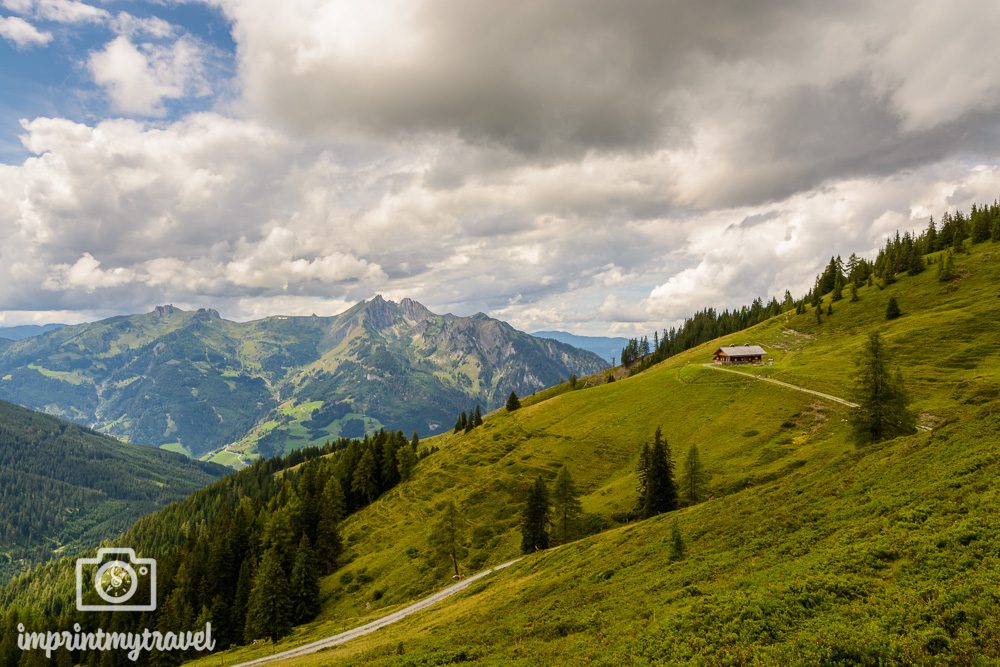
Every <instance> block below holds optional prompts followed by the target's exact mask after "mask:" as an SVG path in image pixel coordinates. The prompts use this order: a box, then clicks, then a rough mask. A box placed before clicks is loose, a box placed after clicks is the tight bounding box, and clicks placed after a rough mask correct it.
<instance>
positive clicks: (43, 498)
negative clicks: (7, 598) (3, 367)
mask: <svg viewBox="0 0 1000 667" xmlns="http://www.w3.org/2000/svg"><path fill="white" fill-rule="evenodd" d="M227 472H229V471H228V469H226V468H224V467H222V466H219V465H215V464H212V463H202V462H198V461H191V460H190V459H187V458H185V457H183V456H181V455H179V454H174V453H171V452H165V451H161V450H156V449H152V448H150V447H141V446H138V445H129V444H126V443H122V442H119V441H117V440H114V439H113V438H109V437H107V436H104V435H101V434H99V433H95V432H94V431H91V430H90V429H87V428H84V427H81V426H78V425H77V424H72V423H69V422H66V421H62V420H60V419H56V418H54V417H50V416H48V415H44V414H40V413H37V412H32V411H30V410H26V409H24V408H21V407H18V406H15V405H12V404H10V403H6V402H3V401H0V575H2V578H3V579H4V580H6V578H7V577H8V576H9V575H10V574H11V573H12V572H15V571H18V570H21V569H23V568H24V567H26V566H28V565H29V564H30V563H33V562H38V561H42V560H46V559H48V558H52V557H53V556H58V555H60V554H64V555H70V554H74V553H76V552H77V551H79V550H80V549H82V548H89V547H92V546H94V545H96V544H98V543H99V542H101V541H102V540H104V539H106V538H109V537H111V536H113V535H116V534H118V533H121V532H123V531H124V530H125V529H127V528H128V527H129V526H131V525H132V523H134V522H135V520H136V519H138V518H139V517H140V516H142V515H144V514H148V513H150V512H152V511H154V510H156V509H158V508H161V507H163V506H164V505H167V504H168V503H171V502H173V501H175V500H179V499H180V498H183V497H185V496H187V495H188V494H190V493H192V492H193V491H195V490H197V489H200V488H201V487H203V486H205V485H207V484H208V483H210V482H212V481H214V480H216V479H218V478H219V477H221V476H222V475H224V474H226V473H227Z"/></svg>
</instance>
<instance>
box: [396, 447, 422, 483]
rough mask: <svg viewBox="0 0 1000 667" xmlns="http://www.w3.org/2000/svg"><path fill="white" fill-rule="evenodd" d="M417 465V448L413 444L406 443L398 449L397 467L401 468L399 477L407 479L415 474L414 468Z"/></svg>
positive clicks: (403, 479)
mask: <svg viewBox="0 0 1000 667" xmlns="http://www.w3.org/2000/svg"><path fill="white" fill-rule="evenodd" d="M416 465H417V448H416V447H414V446H413V445H411V444H406V445H403V446H402V447H400V448H399V449H397V450H396V469H397V470H399V478H400V480H402V481H404V482H405V481H406V480H408V479H410V477H412V476H413V468H414V467H416Z"/></svg>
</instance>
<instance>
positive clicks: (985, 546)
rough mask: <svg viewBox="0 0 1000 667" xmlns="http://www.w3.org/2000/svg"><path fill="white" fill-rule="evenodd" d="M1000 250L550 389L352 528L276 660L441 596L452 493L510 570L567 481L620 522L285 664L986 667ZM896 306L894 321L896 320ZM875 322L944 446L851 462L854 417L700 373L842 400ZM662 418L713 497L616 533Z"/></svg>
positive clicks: (997, 424) (872, 450)
mask: <svg viewBox="0 0 1000 667" xmlns="http://www.w3.org/2000/svg"><path fill="white" fill-rule="evenodd" d="M997 250H1000V248H997V247H996V246H990V245H989V244H986V245H983V246H977V247H976V248H975V250H974V252H973V253H972V254H971V255H969V256H964V255H963V256H960V257H959V258H958V261H957V264H958V269H959V272H960V274H961V278H960V279H959V280H956V281H953V282H950V283H940V282H938V281H937V280H936V276H935V275H934V273H935V272H934V271H933V267H932V269H931V270H928V271H927V272H925V273H924V274H921V275H920V276H917V277H906V276H901V277H900V279H899V282H897V283H895V284H893V285H891V286H889V287H887V288H886V289H885V290H879V289H878V288H875V287H872V288H862V289H861V290H859V297H860V301H859V302H857V303H849V302H848V301H847V299H844V300H843V301H839V302H837V303H835V304H834V311H835V312H834V315H833V316H832V317H829V318H827V317H825V316H824V318H823V322H822V324H819V325H817V324H816V321H815V317H814V315H813V313H812V312H809V313H806V314H805V315H799V316H796V315H794V314H785V315H781V316H779V317H777V318H774V319H772V320H769V321H768V322H764V323H762V324H760V325H758V326H756V327H754V328H752V329H749V330H747V331H744V332H741V333H740V334H737V335H735V336H727V337H725V338H724V339H720V340H717V341H712V342H711V343H707V344H705V345H703V346H700V347H699V348H696V349H693V350H689V351H688V352H685V353H684V354H681V355H678V356H677V357H674V358H671V359H669V360H667V361H666V362H664V363H662V364H659V365H658V366H656V367H654V368H651V369H649V370H648V371H646V372H643V373H641V374H639V375H636V376H634V377H631V378H626V379H621V380H620V381H618V382H615V383H613V384H604V385H600V386H596V387H593V388H587V389H581V390H577V391H569V390H568V387H560V388H555V389H553V390H550V391H549V392H546V393H544V394H543V395H541V396H536V397H534V398H532V399H527V400H525V401H524V404H525V407H523V408H522V409H521V410H519V411H517V412H515V413H507V412H506V411H503V410H501V411H499V412H497V413H494V414H493V415H491V416H489V417H488V418H487V420H486V424H485V425H484V426H483V427H481V428H477V429H475V430H474V431H472V432H471V433H469V434H458V435H452V434H447V435H444V436H440V437H438V438H434V439H432V440H428V441H425V445H433V446H436V447H438V448H439V449H440V451H438V452H436V453H435V454H433V455H431V456H430V457H428V458H427V459H425V460H423V461H421V462H420V464H419V466H418V468H417V473H416V475H415V477H414V479H412V480H411V481H409V482H407V483H404V484H401V485H400V486H398V487H397V488H396V489H394V490H393V491H391V492H390V493H388V494H386V495H385V496H384V497H383V498H381V499H380V500H378V501H377V502H375V503H374V504H373V505H371V506H369V507H368V508H366V509H365V510H363V511H361V512H359V513H358V514H356V515H354V516H352V517H350V518H349V519H348V520H347V521H346V522H345V524H344V526H343V535H344V538H345V545H346V560H347V563H346V564H345V566H344V567H343V568H342V569H341V570H340V571H338V572H336V573H335V574H334V575H332V576H330V577H328V578H327V579H326V580H324V582H323V592H324V594H325V595H326V602H325V604H324V608H323V611H322V613H321V615H320V617H319V619H318V620H317V621H316V622H314V623H313V624H310V625H308V626H305V627H303V628H300V629H299V630H298V631H297V632H296V634H295V635H293V637H291V638H288V639H286V640H285V641H283V642H280V643H279V646H277V647H275V648H277V649H279V650H280V649H282V648H289V647H292V646H294V645H296V644H299V643H302V642H304V641H309V640H313V639H317V638H320V637H323V636H327V635H329V634H332V633H335V632H336V631H337V630H338V629H342V628H345V627H353V626H356V625H358V624H360V623H362V622H363V620H364V619H365V618H368V617H371V616H372V615H378V614H380V613H385V611H386V610H389V609H391V608H393V607H395V606H398V605H400V604H403V603H405V602H408V601H410V600H413V599H416V598H418V597H421V596H423V595H424V594H426V593H428V592H430V591H432V590H434V589H436V588H439V587H442V586H444V585H446V584H447V583H448V581H449V578H448V572H447V567H446V564H445V563H443V562H440V560H439V559H437V558H435V557H434V556H432V555H431V554H430V553H429V552H428V548H427V540H426V527H427V526H428V525H429V524H430V523H432V522H433V520H434V519H435V517H436V516H437V514H438V513H439V512H440V510H441V508H442V507H443V505H444V504H445V503H446V502H447V501H449V500H453V501H455V502H456V504H457V505H458V506H459V507H460V508H461V510H462V511H463V513H464V515H465V518H466V519H467V521H468V528H469V530H468V533H469V552H468V555H467V556H466V558H465V559H464V562H463V567H464V568H465V569H466V571H468V572H473V571H476V570H479V569H482V568H483V567H486V566H488V565H490V564H495V563H498V562H501V561H504V560H507V559H509V558H511V557H513V556H515V555H516V554H517V550H518V549H517V547H518V540H519V535H518V532H517V522H518V517H517V515H518V510H519V500H520V497H521V492H522V490H523V489H524V488H525V487H526V486H527V485H528V484H529V483H530V482H531V480H533V478H534V477H535V476H536V475H537V474H543V475H544V476H546V478H548V479H552V478H554V476H555V474H556V472H557V470H558V468H559V466H561V465H568V466H569V467H570V469H571V470H572V472H573V475H574V477H575V478H576V480H577V483H578V485H579V487H580V488H581V490H582V491H583V493H584V497H583V503H584V507H585V509H586V510H587V511H588V512H591V513H594V514H596V515H598V516H600V517H601V519H600V520H595V522H594V525H595V526H599V525H600V524H601V522H602V521H603V523H604V524H605V525H610V526H612V528H611V529H610V530H608V531H605V532H602V533H599V534H597V535H593V536H591V537H589V538H586V539H583V540H580V541H578V542H575V543H572V544H570V545H567V546H565V547H562V548H560V549H558V550H555V551H550V552H544V553H541V554H537V555H534V556H531V557H529V558H528V559H526V560H525V561H524V562H522V563H520V564H518V565H517V566H515V567H512V568H510V569H509V570H507V571H504V572H503V573H501V574H498V575H496V576H494V577H491V578H489V579H487V580H485V581H483V582H481V583H479V584H477V585H476V586H473V587H472V588H471V589H470V590H469V591H467V592H465V593H462V594H460V596H459V597H457V598H453V599H452V600H449V601H448V602H446V603H444V604H442V605H440V606H438V607H436V608H434V609H432V610H429V611H426V612H422V613H420V614H418V615H415V616H413V617H411V618H409V619H407V620H405V621H403V622H402V623H400V624H397V625H394V626H391V627H388V628H385V629H382V630H380V631H379V632H377V633H376V634H374V635H371V636H369V637H366V638H363V639H360V640H357V641H355V642H352V643H349V644H347V645H345V646H343V647H341V648H338V649H333V650H330V651H326V652H324V653H322V654H318V655H316V656H313V657H306V658H301V659H297V660H294V661H289V663H288V664H302V665H320V664H322V665H327V664H371V665H416V664H451V663H456V662H476V663H478V664H496V665H501V664H502V665H507V664H524V665H534V664H582V663H585V662H589V663H592V664H606V665H620V664H677V663H689V662H690V663H692V664H706V663H707V664H744V663H748V662H761V663H764V664H817V663H823V662H827V663H835V662H857V663H868V664H877V663H883V664H894V663H895V664H914V663H933V662H935V661H937V662H942V663H959V664H990V663H991V662H992V661H994V660H996V659H997V658H998V657H1000V611H998V610H1000V604H998V603H1000V586H998V584H1000V527H998V523H997V522H996V521H995V516H996V508H997V507H998V506H1000V497H998V493H997V490H996V486H995V479H997V478H998V477H1000V462H998V459H997V457H996V456H995V452H994V447H995V441H996V433H997V431H998V428H1000V344H998V343H1000V327H998V323H1000V300H998V299H997V289H998V286H1000V257H998V256H997ZM892 295H895V296H896V297H897V299H898V300H899V302H900V305H901V307H902V309H903V312H904V315H903V317H901V318H900V319H898V320H894V321H892V322H887V321H886V320H885V319H884V312H885V305H886V302H887V301H888V299H889V297H890V296H892ZM826 303H828V301H827V302H824V312H825V306H826ZM873 329H878V330H880V331H882V333H883V335H884V337H885V339H886V341H887V343H888V346H889V349H890V350H891V352H892V353H893V354H894V355H895V358H896V360H897V361H898V363H899V365H900V367H901V368H902V369H903V372H904V374H905V376H906V379H907V385H908V388H909V390H910V393H911V394H912V396H913V399H914V402H913V405H914V408H915V409H916V410H917V411H918V412H919V413H920V414H921V415H922V421H923V422H924V423H926V424H929V425H935V427H936V428H935V430H934V431H933V432H931V433H921V434H918V435H915V436H911V437H906V438H901V439H897V440H895V441H891V442H888V443H883V444H881V445H878V446H871V447H865V448H857V447H855V446H854V445H853V444H852V443H851V442H850V441H849V437H848V436H849V429H848V425H847V423H846V419H847V416H848V409H847V408H846V407H844V406H840V405H837V404H833V403H828V402H824V401H822V400H819V399H817V398H815V397H813V396H810V395H807V394H804V393H801V392H796V391H793V390H789V389H784V388H781V387H777V386H774V385H770V384H767V383H761V382H755V381H753V380H750V379H745V378H740V377H738V376H735V375H730V374H724V373H718V372H716V371H713V370H710V369H707V368H704V367H703V364H705V363H706V362H709V361H710V360H711V351H712V350H713V349H714V348H715V347H717V346H718V345H720V344H732V343H736V344H740V343H744V342H749V343H756V344H761V345H763V346H764V347H765V348H766V349H767V350H768V352H769V353H770V354H771V355H772V356H774V358H775V360H776V364H775V365H774V366H766V367H753V368H750V369H744V370H750V371H752V372H756V373H761V374H767V375H770V376H773V377H775V378H779V379H782V380H785V381H788V382H792V383H795V384H800V385H802V386H805V387H808V388H812V389H816V390H818V391H823V392H826V393H830V394H833V395H837V396H842V397H848V396H849V394H850V389H851V373H852V370H853V364H854V359H855V356H856V355H857V353H858V350H859V349H860V346H861V343H862V341H863V339H864V337H865V336H866V335H867V334H868V332H869V331H871V330H873ZM658 425H662V426H663V428H664V433H665V435H666V437H667V439H668V441H669V443H670V444H671V445H672V447H673V451H674V458H675V460H677V461H681V460H683V454H684V452H686V450H687V448H688V446H689V445H690V444H691V443H692V442H696V443H698V444H699V446H700V448H701V452H702V458H703V460H704V462H705V464H706V466H707V468H708V469H709V471H710V472H711V473H712V481H711V485H710V487H711V493H712V496H713V497H712V498H711V499H710V500H708V501H706V502H704V503H702V504H699V505H697V506H694V507H690V508H686V509H683V510H681V511H679V512H677V513H675V514H673V515H668V516H664V517H660V518H656V519H652V520H648V521H642V522H638V523H634V524H629V525H625V526H620V527H613V526H614V521H613V518H614V517H615V516H617V515H619V514H620V513H623V512H626V511H628V510H629V509H630V508H631V506H632V504H633V503H634V500H635V491H634V489H635V486H636V479H635V475H634V469H635V463H636V457H637V453H638V449H639V447H640V446H641V444H642V442H643V441H644V440H645V439H648V438H650V437H651V435H652V432H653V430H654V429H655V428H656V426H658ZM675 518H676V519H677V520H678V521H679V524H680V527H681V531H682V533H683V534H684V537H685V540H686V543H687V547H688V551H687V555H686V557H685V558H684V559H683V560H682V561H680V562H671V560H670V544H669V536H670V525H671V523H672V522H673V520H674V519H675ZM271 650H272V647H270V646H262V647H259V648H250V649H244V650H243V652H242V653H241V656H242V657H249V656H253V655H264V654H267V653H269V652H270V651H271ZM228 659H229V658H228V656H227V660H228ZM218 660H219V658H218V657H215V658H212V659H208V660H205V661H203V662H202V664H205V665H209V664H217V662H218Z"/></svg>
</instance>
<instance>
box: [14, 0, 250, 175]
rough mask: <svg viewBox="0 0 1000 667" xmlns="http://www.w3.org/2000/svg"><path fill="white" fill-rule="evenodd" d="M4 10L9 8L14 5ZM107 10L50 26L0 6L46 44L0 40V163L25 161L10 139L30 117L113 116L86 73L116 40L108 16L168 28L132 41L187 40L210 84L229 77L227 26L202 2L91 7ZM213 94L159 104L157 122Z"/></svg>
mask: <svg viewBox="0 0 1000 667" xmlns="http://www.w3.org/2000/svg"><path fill="white" fill-rule="evenodd" d="M17 6H18V5H17V4H10V5H9V7H17ZM94 7H96V8H98V9H100V10H103V11H104V12H107V14H108V18H107V19H102V20H80V21H76V22H66V21H57V20H52V19H50V18H45V17H44V15H43V16H38V12H37V11H29V12H23V13H19V12H16V11H12V10H11V9H10V8H8V6H4V4H3V3H0V17H20V16H25V20H27V21H28V22H30V23H31V24H32V25H33V26H34V27H35V28H37V29H38V30H39V31H42V32H44V33H48V34H51V36H52V39H51V41H50V42H49V43H47V44H44V45H37V46H32V45H28V46H20V47H19V46H18V45H17V44H16V43H15V42H14V41H13V40H10V39H0V90H2V91H3V94H2V96H0V160H2V161H3V162H6V163H8V164H16V163H19V162H21V161H23V160H24V158H26V157H27V156H28V154H29V153H28V151H26V150H25V149H24V147H23V146H22V145H21V142H20V141H19V140H18V137H19V136H20V135H21V134H22V133H23V130H22V129H21V125H20V120H21V119H22V118H29V119H30V118H36V117H38V116H49V117H61V118H67V119H70V120H74V121H78V122H81V123H93V122H96V121H99V120H100V119H102V118H107V117H109V116H113V115H116V113H115V109H114V108H113V106H112V105H111V104H110V101H109V99H108V96H107V95H106V94H105V92H104V91H103V90H102V89H101V87H100V86H98V85H97V84H96V83H95V81H94V77H93V74H92V73H91V71H90V70H89V68H88V59H89V57H90V54H91V53H93V52H95V51H99V50H100V49H101V48H102V47H104V46H105V45H106V44H107V43H108V42H109V41H111V40H112V39H114V37H115V36H116V34H117V32H116V26H115V25H114V24H113V20H112V19H113V17H115V16H118V15H120V14H121V13H126V14H128V15H130V16H134V17H136V18H140V19H148V18H151V17H156V18H159V19H162V20H164V21H166V22H167V23H169V24H170V25H172V26H174V27H175V31H176V32H175V34H174V35H171V36H170V37H166V38H160V37H157V36H154V35H148V34H145V35H140V36H139V39H138V40H137V41H144V42H147V43H166V42H169V41H171V40H172V39H173V38H174V37H175V36H176V35H181V34H183V35H187V36H190V37H191V38H193V39H196V40H197V41H198V42H199V43H201V44H203V45H205V46H206V48H210V49H211V50H212V53H213V59H212V66H213V68H214V70H215V71H213V73H212V76H213V78H215V79H216V81H217V82H221V81H222V80H224V79H226V78H228V77H231V76H232V75H233V73H234V62H235V50H236V45H235V43H234V42H233V40H232V36H231V34H230V24H229V21H228V20H227V19H226V17H225V16H224V15H223V13H222V12H221V11H219V9H218V8H216V7H212V6H210V5H208V4H202V3H180V4H178V3H159V2H157V3H152V2H123V1H111V2H102V3H99V4H95V5H94ZM215 103H216V99H215V97H214V96H205V97H185V98H181V99H171V100H166V101H165V102H164V108H165V111H166V113H165V114H164V115H162V116H161V117H159V118H158V120H160V121H162V122H169V121H170V120H173V119H176V118H179V117H182V116H183V115H185V114H187V113H190V112H192V111H198V110H205V109H209V108H211V107H212V106H213V105H214V104H215Z"/></svg>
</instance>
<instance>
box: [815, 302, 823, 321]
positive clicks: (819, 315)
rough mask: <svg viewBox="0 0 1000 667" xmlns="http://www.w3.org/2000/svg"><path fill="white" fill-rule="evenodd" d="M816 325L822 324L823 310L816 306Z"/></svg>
mask: <svg viewBox="0 0 1000 667" xmlns="http://www.w3.org/2000/svg"><path fill="white" fill-rule="evenodd" d="M816 324H823V309H822V308H821V307H820V305H819V304H816Z"/></svg>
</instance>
